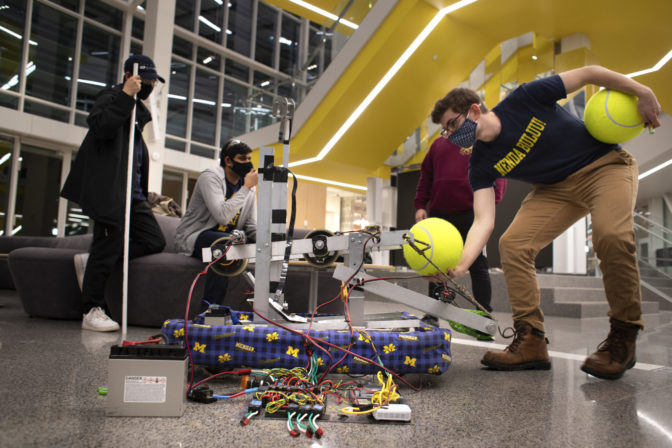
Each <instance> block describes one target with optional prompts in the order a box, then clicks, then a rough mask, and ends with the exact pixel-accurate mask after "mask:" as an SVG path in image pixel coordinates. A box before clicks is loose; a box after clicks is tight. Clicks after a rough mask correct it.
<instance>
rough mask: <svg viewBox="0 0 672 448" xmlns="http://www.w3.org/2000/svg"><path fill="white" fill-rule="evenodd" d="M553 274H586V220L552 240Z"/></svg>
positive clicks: (579, 221) (581, 220) (575, 224)
mask: <svg viewBox="0 0 672 448" xmlns="http://www.w3.org/2000/svg"><path fill="white" fill-rule="evenodd" d="M553 272H554V273H556V274H585V273H586V272H587V269H586V218H581V219H580V220H578V221H577V222H576V223H574V225H573V226H572V227H570V228H569V229H567V230H566V231H565V233H563V234H562V235H560V236H559V237H557V238H556V239H555V240H553Z"/></svg>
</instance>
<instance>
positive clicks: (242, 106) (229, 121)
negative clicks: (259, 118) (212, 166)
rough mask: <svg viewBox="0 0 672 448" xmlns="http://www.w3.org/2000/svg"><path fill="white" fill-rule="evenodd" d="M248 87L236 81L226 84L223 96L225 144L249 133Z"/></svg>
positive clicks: (223, 134) (223, 136)
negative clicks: (247, 123) (247, 124)
mask: <svg viewBox="0 0 672 448" xmlns="http://www.w3.org/2000/svg"><path fill="white" fill-rule="evenodd" d="M247 89H248V88H247V86H245V85H242V84H238V83H237V82H234V81H228V80H227V81H226V82H225V83H224V95H223V96H222V138H221V141H222V142H225V141H227V140H230V139H232V138H233V137H236V136H238V135H242V134H244V133H245V132H246V131H247V127H246V122H247V109H248V108H247Z"/></svg>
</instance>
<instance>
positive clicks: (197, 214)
mask: <svg viewBox="0 0 672 448" xmlns="http://www.w3.org/2000/svg"><path fill="white" fill-rule="evenodd" d="M251 152H252V149H251V148H250V147H249V146H247V145H246V144H245V143H243V142H241V141H240V140H230V141H229V142H227V143H226V144H225V145H224V147H223V148H222V151H221V153H220V156H219V160H220V165H219V166H218V167H214V168H208V169H206V170H205V171H203V172H202V173H201V176H200V177H199V178H198V181H196V186H195V187H194V192H193V194H192V196H191V200H190V201H189V206H188V207H187V211H186V213H185V214H184V216H183V217H182V220H181V221H180V225H179V226H178V227H177V233H176V235H175V248H176V249H177V251H178V252H180V253H183V254H186V255H190V256H192V257H195V258H198V259H201V257H202V249H203V248H204V247H210V245H211V244H212V243H213V242H214V241H215V240H217V239H219V238H221V237H223V236H228V235H230V234H231V232H233V231H234V230H236V229H239V230H244V231H245V236H246V240H247V241H248V242H249V241H254V238H255V236H256V227H257V218H256V211H257V209H256V205H255V204H256V200H255V192H254V187H255V186H256V185H257V181H258V178H259V175H258V174H257V170H255V169H254V167H253V166H252V162H251V161H250V160H251ZM227 287H228V277H224V276H221V275H218V274H217V273H215V272H213V271H211V270H210V271H208V274H207V276H206V279H205V290H204V292H203V299H204V300H206V301H207V302H209V303H214V304H222V303H223V301H224V297H225V296H226V290H227Z"/></svg>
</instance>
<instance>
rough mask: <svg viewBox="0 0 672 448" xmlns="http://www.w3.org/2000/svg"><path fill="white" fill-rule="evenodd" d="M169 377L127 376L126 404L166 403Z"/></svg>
mask: <svg viewBox="0 0 672 448" xmlns="http://www.w3.org/2000/svg"><path fill="white" fill-rule="evenodd" d="M167 384H168V377H165V376H127V377H126V380H125V382H124V403H165V402H166V386H167Z"/></svg>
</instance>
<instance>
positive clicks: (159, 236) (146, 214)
mask: <svg viewBox="0 0 672 448" xmlns="http://www.w3.org/2000/svg"><path fill="white" fill-rule="evenodd" d="M165 246H166V240H165V239H164V237H163V232H161V228H160V227H159V224H158V223H157V222H156V218H154V213H152V209H151V207H150V206H149V204H148V203H147V201H140V200H133V201H132V203H131V226H130V227H129V243H128V249H129V250H128V256H129V258H136V257H140V256H142V255H149V254H155V253H157V252H161V251H162V250H163V248H164V247H165ZM123 256H124V228H123V227H116V226H112V225H109V224H105V223H102V222H98V221H94V226H93V241H92V242H91V247H90V248H89V260H88V262H87V263H86V271H85V272H84V281H83V283H82V311H83V312H84V313H87V312H89V310H90V309H91V308H93V307H96V306H99V307H101V308H103V309H107V306H106V305H105V283H106V282H107V279H108V277H109V276H110V273H111V272H112V268H114V265H115V264H117V263H118V262H119V261H121V260H122V258H123Z"/></svg>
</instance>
